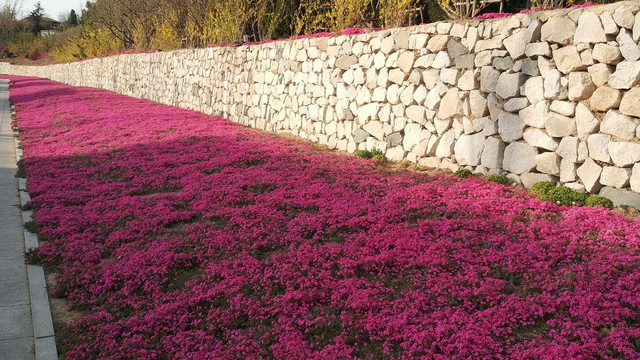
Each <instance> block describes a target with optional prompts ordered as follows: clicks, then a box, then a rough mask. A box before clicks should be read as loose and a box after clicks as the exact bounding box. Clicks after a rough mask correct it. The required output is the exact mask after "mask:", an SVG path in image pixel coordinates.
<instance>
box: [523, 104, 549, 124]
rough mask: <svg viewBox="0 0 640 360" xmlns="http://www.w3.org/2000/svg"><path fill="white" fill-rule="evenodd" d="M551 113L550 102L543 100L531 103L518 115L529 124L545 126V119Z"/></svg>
mask: <svg viewBox="0 0 640 360" xmlns="http://www.w3.org/2000/svg"><path fill="white" fill-rule="evenodd" d="M548 114H549V102H548V101H541V102H539V103H536V104H533V105H529V106H527V107H526V108H524V109H522V110H520V112H519V113H518V115H519V116H520V119H522V121H523V122H524V123H525V124H527V125H528V126H533V127H537V128H540V129H543V128H544V123H545V119H546V118H547V116H548Z"/></svg>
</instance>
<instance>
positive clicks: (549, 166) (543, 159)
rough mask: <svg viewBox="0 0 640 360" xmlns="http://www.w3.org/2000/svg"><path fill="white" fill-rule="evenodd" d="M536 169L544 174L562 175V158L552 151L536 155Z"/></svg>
mask: <svg viewBox="0 0 640 360" xmlns="http://www.w3.org/2000/svg"><path fill="white" fill-rule="evenodd" d="M536 169H537V170H538V171H539V172H541V173H543V174H550V175H560V156H558V154H556V153H555V152H551V151H550V152H543V153H540V154H538V155H536Z"/></svg>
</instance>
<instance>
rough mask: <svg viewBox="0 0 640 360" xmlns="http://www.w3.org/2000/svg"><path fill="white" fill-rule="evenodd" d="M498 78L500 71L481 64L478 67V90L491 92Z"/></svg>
mask: <svg viewBox="0 0 640 360" xmlns="http://www.w3.org/2000/svg"><path fill="white" fill-rule="evenodd" d="M499 78H500V72H499V71H498V70H496V69H494V68H492V67H491V66H483V67H482V68H481V69H480V90H482V91H484V92H486V93H492V92H494V91H495V90H496V84H497V83H498V79H499Z"/></svg>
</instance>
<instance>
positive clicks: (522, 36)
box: [503, 29, 533, 60]
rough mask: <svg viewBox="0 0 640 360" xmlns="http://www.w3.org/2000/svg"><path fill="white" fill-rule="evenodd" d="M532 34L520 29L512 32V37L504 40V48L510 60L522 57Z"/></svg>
mask: <svg viewBox="0 0 640 360" xmlns="http://www.w3.org/2000/svg"><path fill="white" fill-rule="evenodd" d="M532 37H533V34H532V33H531V31H529V30H528V29H521V30H520V31H516V32H514V34H513V35H511V36H509V37H507V38H506V39H504V42H503V43H504V47H505V48H506V49H507V51H508V52H509V55H510V56H511V58H512V59H514V60H515V59H519V58H521V57H524V53H525V47H526V45H527V44H528V43H530V42H531V39H532Z"/></svg>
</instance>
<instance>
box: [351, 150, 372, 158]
mask: <svg viewBox="0 0 640 360" xmlns="http://www.w3.org/2000/svg"><path fill="white" fill-rule="evenodd" d="M353 155H354V156H357V157H361V158H363V159H371V158H372V157H373V154H371V151H369V150H356V151H355V152H354V153H353Z"/></svg>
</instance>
